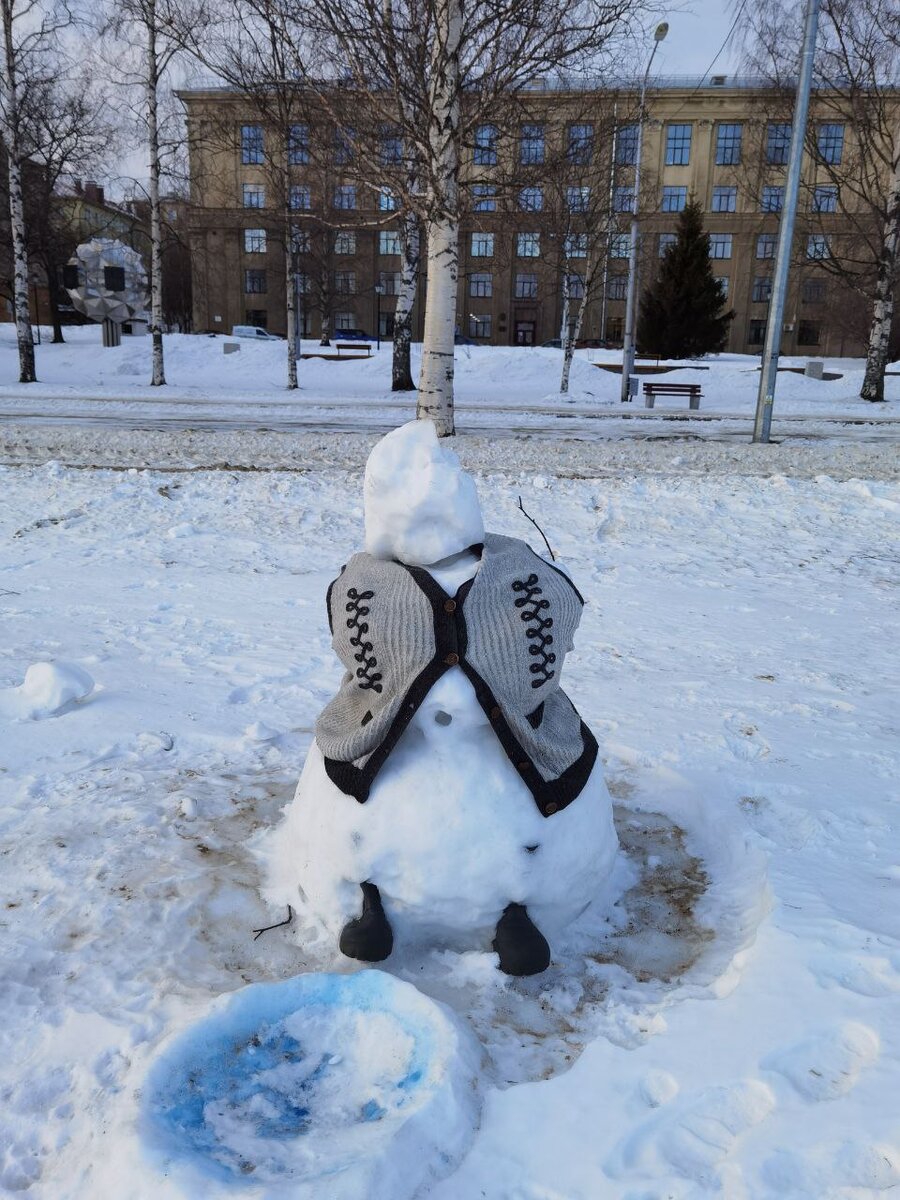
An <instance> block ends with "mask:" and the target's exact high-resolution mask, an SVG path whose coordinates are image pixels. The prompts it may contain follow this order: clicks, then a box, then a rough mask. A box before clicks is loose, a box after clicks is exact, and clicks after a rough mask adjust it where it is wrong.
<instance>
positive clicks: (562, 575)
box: [525, 542, 585, 607]
mask: <svg viewBox="0 0 900 1200" xmlns="http://www.w3.org/2000/svg"><path fill="white" fill-rule="evenodd" d="M525 544H526V546H527V545H528V543H527V542H526V543H525ZM528 549H529V550H531V553H532V554H533V555H534V557H535V558H536V559H537V560H538V562H539V563H540V564H541V566H542V567H549V568H550V570H551V571H555V572H556V573H557V575H558V576H559V577H560V579H564V580H565V581H566V583H567V584H568V585H569V587H570V588H571V589H572V591H573V592H574V593H575V595H576V596H577V597H578V599H579V600H580V601H581V604H582V607H584V604H585V599H584V596H582V594H581V592H579V590H578V588H577V587H576V586H575V584H574V583H573V582H572V580H571V579H570V578H569V577H568V575H567V574H566V573H565V571H561V570H560V569H559V567H558V566H557V565H556V564H555V563H552V562H548V561H547V559H546V558H541V556H540V554H538V552H537V550H535V549H534V548H533V547H531V546H528Z"/></svg>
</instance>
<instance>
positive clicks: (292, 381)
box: [284, 164, 299, 391]
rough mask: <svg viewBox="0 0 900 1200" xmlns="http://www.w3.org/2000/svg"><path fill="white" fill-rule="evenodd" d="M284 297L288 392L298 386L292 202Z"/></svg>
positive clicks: (288, 217)
mask: <svg viewBox="0 0 900 1200" xmlns="http://www.w3.org/2000/svg"><path fill="white" fill-rule="evenodd" d="M285 180H287V164H285ZM285 196H286V197H287V196H290V188H289V185H288V184H287V183H286V184H285ZM284 296H285V320H286V321H287V377H288V384H287V385H288V391H293V390H294V389H295V388H296V387H297V386H298V385H297V350H298V349H299V347H298V346H297V264H296V255H295V254H294V231H293V227H292V225H291V209H290V202H289V201H288V200H287V199H285V204H284Z"/></svg>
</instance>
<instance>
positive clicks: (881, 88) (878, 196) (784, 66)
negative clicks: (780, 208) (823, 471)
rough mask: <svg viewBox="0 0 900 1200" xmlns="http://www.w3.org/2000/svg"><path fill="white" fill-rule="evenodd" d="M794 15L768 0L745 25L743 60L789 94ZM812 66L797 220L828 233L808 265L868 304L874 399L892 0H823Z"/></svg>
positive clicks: (891, 233)
mask: <svg viewBox="0 0 900 1200" xmlns="http://www.w3.org/2000/svg"><path fill="white" fill-rule="evenodd" d="M797 16H798V13H797V11H796V10H795V8H794V7H788V8H787V9H786V8H785V5H784V4H783V3H777V2H776V0H767V2H764V3H762V4H761V5H756V6H754V8H753V9H752V11H751V16H750V22H749V25H750V34H751V37H750V38H749V39H748V50H747V54H748V61H749V63H750V65H751V66H752V67H753V68H754V69H755V70H758V71H762V72H763V73H765V74H766V75H767V76H768V77H769V78H770V79H771V80H772V82H773V85H774V86H775V87H776V88H781V89H782V90H784V91H785V92H786V93H788V94H790V92H791V90H792V81H791V79H790V76H791V73H792V72H793V70H794V68H795V64H796V57H797V53H798V47H799V44H800V28H799V21H798V19H797ZM815 70H816V76H815V91H814V105H813V120H812V121H811V122H810V126H809V129H808V133H807V150H808V153H809V155H810V158H811V160H812V161H813V162H814V164H815V171H816V180H815V182H814V183H813V186H812V190H811V192H808V193H807V195H806V197H805V200H806V203H805V204H804V205H803V208H804V209H805V210H806V211H805V212H804V214H803V221H802V222H801V225H802V227H805V230H806V231H810V230H812V231H816V232H818V233H819V234H820V235H821V237H822V238H823V239H828V240H826V241H822V242H820V244H821V245H822V246H823V254H822V256H821V257H820V258H818V259H817V260H816V263H815V265H816V267H817V268H818V269H819V270H820V271H822V272H823V273H825V274H828V275H830V276H831V277H832V278H833V279H835V280H837V281H840V282H841V283H842V284H844V285H845V286H846V287H848V288H850V289H852V290H853V291H855V292H856V293H857V294H858V295H860V296H862V297H865V299H866V300H867V301H868V303H869V304H870V307H871V323H870V326H869V332H868V346H867V352H866V369H865V374H864V378H863V384H862V389H861V391H860V395H861V397H862V398H863V399H864V400H872V401H881V400H883V399H884V375H885V368H886V366H887V363H888V356H889V352H890V343H891V330H892V324H893V320H894V307H895V299H896V290H897V286H898V281H900V92H898V87H900V0H822V6H821V10H820V19H819V38H818V46H817V53H816V67H815ZM845 127H849V128H848V129H847V133H848V136H846V137H845V136H844V130H845ZM834 214H839V215H840V217H841V218H842V219H841V221H840V223H839V224H840V230H841V232H840V234H839V235H838V236H837V237H832V233H833V230H834V228H836V218H835V215H834ZM832 243H833V244H832ZM826 247H828V250H827V252H826V251H825V250H824V248H826Z"/></svg>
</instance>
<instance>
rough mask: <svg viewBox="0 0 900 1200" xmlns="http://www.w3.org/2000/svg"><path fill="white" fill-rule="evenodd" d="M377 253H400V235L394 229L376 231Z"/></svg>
mask: <svg viewBox="0 0 900 1200" xmlns="http://www.w3.org/2000/svg"><path fill="white" fill-rule="evenodd" d="M378 253H379V254H399V253H400V234H399V233H398V232H397V230H396V229H381V230H379V231H378Z"/></svg>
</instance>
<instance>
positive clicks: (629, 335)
mask: <svg viewBox="0 0 900 1200" xmlns="http://www.w3.org/2000/svg"><path fill="white" fill-rule="evenodd" d="M668 32H669V26H668V23H667V22H666V21H663V22H662V23H661V24H660V25H657V27H656V29H655V31H654V33H653V50H652V51H651V53H650V59H649V61H648V63H647V70H646V71H645V72H644V78H643V80H642V81H641V101H640V104H639V106H638V131H637V146H636V148H635V159H634V195H633V196H632V199H631V242H630V245H629V247H628V297H627V300H626V302H625V336H624V338H623V340H622V392H621V400H622V403H623V404H627V403H628V402H629V401H630V400H631V391H630V386H629V385H630V383H631V376H632V374H633V372H634V356H635V337H634V333H635V330H634V327H635V324H636V322H635V310H636V308H637V271H638V212H639V211H640V191H641V150H642V149H643V145H644V100H645V97H646V94H647V80H648V79H649V77H650V68H651V67H652V66H653V59H654V58H655V56H656V51H657V50H658V49H659V43H660V42H661V41H662V40H663V38H664V37H665V36H666V34H667V33H668Z"/></svg>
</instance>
